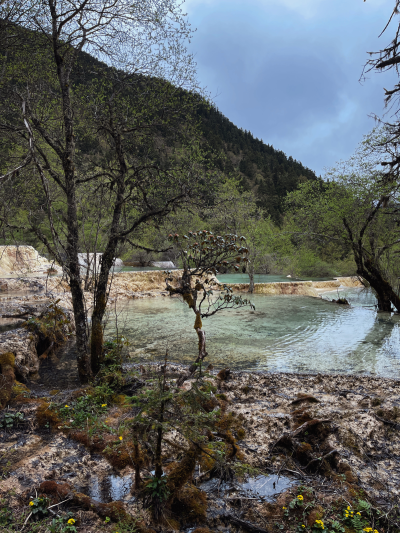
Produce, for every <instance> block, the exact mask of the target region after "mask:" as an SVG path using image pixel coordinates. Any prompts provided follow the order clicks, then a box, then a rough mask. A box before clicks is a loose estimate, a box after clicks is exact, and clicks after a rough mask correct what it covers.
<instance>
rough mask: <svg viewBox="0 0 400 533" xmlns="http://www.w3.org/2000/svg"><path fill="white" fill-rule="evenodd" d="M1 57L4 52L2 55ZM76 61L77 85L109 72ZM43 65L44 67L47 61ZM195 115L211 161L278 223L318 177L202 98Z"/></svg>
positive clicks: (88, 145)
mask: <svg viewBox="0 0 400 533" xmlns="http://www.w3.org/2000/svg"><path fill="white" fill-rule="evenodd" d="M16 28H17V27H16ZM21 31H23V33H24V37H25V39H28V40H34V41H36V40H37V36H36V35H35V33H34V32H31V31H30V30H26V29H23V30H21ZM2 55H3V54H2V53H1V51H0V57H1V56H2ZM14 56H15V57H18V51H17V50H15V51H14V53H13V51H12V50H9V51H8V54H7V56H5V55H3V57H2V63H3V61H6V62H8V63H9V62H12V61H13V57H14ZM78 62H79V68H77V69H75V70H74V73H73V79H74V83H76V84H77V86H79V85H80V86H81V87H84V86H85V85H86V84H89V83H92V82H93V80H94V79H95V78H96V77H97V76H99V77H101V72H104V70H108V67H107V66H106V65H105V64H104V63H101V62H100V61H98V60H97V59H95V58H94V57H92V56H90V55H89V54H88V53H86V52H81V53H80V54H79V60H78ZM43 68H46V67H45V65H43ZM139 79H140V81H139V84H138V86H137V88H136V89H135V90H138V87H139V92H140V91H142V89H143V87H144V86H145V85H146V84H147V83H146V78H145V77H140V78H139ZM150 86H151V83H150ZM181 94H182V98H185V97H187V96H188V93H186V92H185V91H182V93H181ZM194 98H196V97H194ZM132 101H135V94H134V91H132ZM194 118H197V119H199V122H200V127H201V131H202V135H203V138H204V145H208V147H209V148H211V150H212V152H213V153H214V157H213V164H214V165H216V167H217V168H218V170H220V171H222V172H223V173H224V174H230V173H234V174H236V175H238V174H239V175H240V177H241V182H242V185H243V187H244V188H245V189H246V190H250V189H251V190H253V191H254V193H255V195H256V198H257V203H258V205H259V206H260V207H261V208H262V209H263V210H264V212H265V213H266V214H267V215H271V217H272V219H273V220H274V221H275V222H276V223H279V222H280V221H281V220H282V216H283V200H284V198H285V196H286V194H287V193H288V192H291V191H293V190H295V189H296V188H297V186H298V185H299V183H302V182H304V181H308V180H315V179H318V178H317V176H316V175H315V173H314V172H313V171H312V170H310V169H309V168H307V167H305V166H303V165H302V164H301V163H300V162H298V161H296V160H294V159H293V158H292V157H291V156H289V157H287V156H286V154H285V153H284V152H282V151H280V150H276V149H275V148H274V147H273V146H271V145H268V144H265V143H264V142H263V141H261V140H259V139H257V138H254V137H253V135H252V134H251V133H250V132H248V131H246V130H242V129H240V128H238V127H237V126H235V125H234V124H233V123H232V122H231V121H230V120H229V119H228V118H227V117H225V116H224V115H223V114H222V113H221V112H220V111H219V110H218V109H217V108H216V107H215V106H213V105H207V104H206V103H204V102H203V101H202V99H200V98H199V105H198V106H197V117H194ZM81 127H82V125H81ZM83 128H84V126H83ZM158 133H159V135H160V136H161V137H164V138H165V144H166V145H168V146H170V147H171V146H174V144H175V143H176V142H175V140H174V138H172V137H169V133H168V132H167V131H165V132H164V131H163V129H162V128H161V129H160V130H159V131H158ZM77 146H78V149H79V150H80V153H81V154H82V155H84V154H89V153H91V154H92V155H93V153H94V152H96V151H97V150H98V149H99V145H98V143H97V142H96V139H94V138H93V136H90V135H88V134H86V132H83V131H81V135H80V138H79V140H77ZM0 159H1V157H0ZM4 170H5V168H4Z"/></svg>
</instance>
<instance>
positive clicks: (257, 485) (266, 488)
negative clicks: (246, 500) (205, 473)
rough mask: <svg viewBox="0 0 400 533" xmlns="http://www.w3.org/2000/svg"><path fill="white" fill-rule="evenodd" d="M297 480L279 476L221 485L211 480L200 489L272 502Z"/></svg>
mask: <svg viewBox="0 0 400 533" xmlns="http://www.w3.org/2000/svg"><path fill="white" fill-rule="evenodd" d="M296 483H297V481H296V480H295V479H291V478H288V477H285V476H280V477H279V478H278V476H277V475H271V476H262V475H260V476H257V477H253V478H249V479H248V480H247V481H246V482H245V483H235V484H234V483H220V480H218V479H210V480H209V481H206V482H204V483H202V484H201V485H200V487H199V488H200V489H201V490H204V491H206V492H213V493H218V494H219V495H221V496H223V495H227V496H228V495H229V494H230V493H233V492H235V493H237V494H241V495H242V496H245V497H252V498H254V497H258V498H260V499H262V500H267V501H272V500H273V499H274V498H275V496H277V495H278V494H280V493H281V492H284V491H285V490H287V489H288V488H289V487H291V486H292V485H294V484H296Z"/></svg>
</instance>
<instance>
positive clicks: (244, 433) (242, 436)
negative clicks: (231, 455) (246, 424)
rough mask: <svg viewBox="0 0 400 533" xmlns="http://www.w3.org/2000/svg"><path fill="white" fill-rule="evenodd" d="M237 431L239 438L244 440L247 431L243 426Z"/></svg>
mask: <svg viewBox="0 0 400 533" xmlns="http://www.w3.org/2000/svg"><path fill="white" fill-rule="evenodd" d="M236 433H237V436H238V439H239V440H243V439H244V438H245V436H246V431H245V430H244V429H243V428H239V429H238V430H237V432H236Z"/></svg>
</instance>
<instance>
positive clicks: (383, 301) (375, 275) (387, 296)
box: [357, 257, 400, 313]
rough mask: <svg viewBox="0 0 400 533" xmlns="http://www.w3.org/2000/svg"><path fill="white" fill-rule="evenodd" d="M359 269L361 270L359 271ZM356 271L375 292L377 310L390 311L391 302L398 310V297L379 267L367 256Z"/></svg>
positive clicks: (399, 302)
mask: <svg viewBox="0 0 400 533" xmlns="http://www.w3.org/2000/svg"><path fill="white" fill-rule="evenodd" d="M359 270H362V272H360V271H359ZM357 273H358V274H359V275H361V276H363V277H364V278H365V279H366V280H367V281H368V283H369V284H370V285H371V287H372V288H373V289H374V291H375V292H376V297H377V299H378V309H379V311H386V312H388V313H390V312H391V311H392V304H393V306H394V307H395V308H396V310H397V311H398V312H400V298H399V296H398V295H397V294H396V293H395V291H394V290H393V288H392V286H391V285H390V283H389V282H388V281H386V280H385V279H384V278H383V276H382V274H381V272H380V270H379V268H378V267H377V266H375V265H374V264H373V263H372V261H371V260H370V259H369V258H368V257H364V262H363V268H362V269H357Z"/></svg>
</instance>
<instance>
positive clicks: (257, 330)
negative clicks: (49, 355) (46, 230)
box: [106, 289, 400, 377]
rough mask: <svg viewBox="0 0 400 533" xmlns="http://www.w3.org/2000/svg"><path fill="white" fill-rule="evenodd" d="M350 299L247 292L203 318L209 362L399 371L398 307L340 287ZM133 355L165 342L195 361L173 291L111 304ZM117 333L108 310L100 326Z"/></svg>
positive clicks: (190, 333)
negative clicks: (236, 305) (235, 305)
mask: <svg viewBox="0 0 400 533" xmlns="http://www.w3.org/2000/svg"><path fill="white" fill-rule="evenodd" d="M340 295H341V296H345V297H346V298H348V300H349V301H350V303H351V304H352V305H351V306H350V307H349V306H340V305H337V304H334V303H332V302H330V301H328V300H327V299H332V298H336V297H337V294H336V291H334V292H329V293H326V294H324V295H323V297H324V298H326V299H319V298H311V297H305V296H263V295H253V296H251V300H252V302H253V303H254V304H255V307H256V309H255V311H251V310H250V309H249V308H242V309H239V310H229V311H222V312H220V313H219V314H216V315H215V316H213V317H211V318H208V319H204V320H203V329H204V330H205V331H206V335H207V351H208V354H209V355H208V357H207V359H206V361H207V363H212V364H213V365H214V366H215V367H217V368H218V367H219V368H220V367H225V366H229V367H230V368H232V369H236V370H240V369H242V370H270V371H284V372H343V373H364V374H375V375H381V376H390V377H400V328H399V323H400V315H395V314H390V313H377V312H376V310H375V309H374V307H373V306H374V297H373V296H372V295H371V294H370V293H367V292H366V291H365V290H363V289H347V290H345V291H343V292H340ZM117 313H118V328H119V333H120V334H123V335H125V336H126V337H127V338H128V339H129V341H130V346H129V347H128V352H129V354H130V357H131V358H132V360H133V361H141V362H142V361H146V360H148V361H149V362H150V361H154V360H159V359H160V358H162V357H163V356H164V354H165V350H166V349H168V352H169V357H170V359H171V360H172V361H176V362H184V363H187V362H190V361H193V359H194V357H195V356H196V351H197V335H196V332H195V331H194V329H193V324H194V313H193V311H192V310H190V309H189V308H188V307H187V305H186V304H185V303H183V302H182V301H181V300H179V299H178V298H169V297H165V298H157V299H143V300H127V301H125V302H124V303H121V304H120V306H119V308H118V309H117ZM114 333H115V316H113V315H110V316H109V321H108V325H107V327H106V334H109V335H112V334H114Z"/></svg>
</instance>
